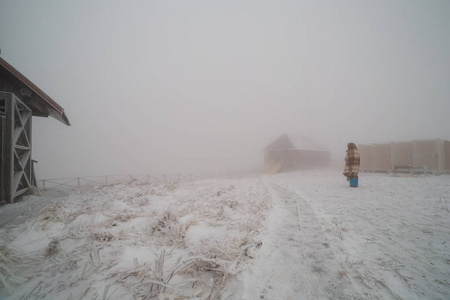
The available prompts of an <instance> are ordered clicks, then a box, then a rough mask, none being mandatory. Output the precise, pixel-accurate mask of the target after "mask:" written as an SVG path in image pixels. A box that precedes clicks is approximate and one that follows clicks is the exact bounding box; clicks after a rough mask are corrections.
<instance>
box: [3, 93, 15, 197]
mask: <svg viewBox="0 0 450 300" xmlns="http://www.w3.org/2000/svg"><path fill="white" fill-rule="evenodd" d="M5 97H6V103H5V111H6V120H5V130H4V131H3V133H4V136H3V138H4V142H5V143H4V147H3V159H4V161H3V164H4V165H3V183H4V186H3V193H4V198H3V199H4V201H5V202H6V203H8V204H10V203H13V201H14V191H13V177H14V145H13V132H14V107H15V99H14V97H13V96H12V94H9V95H5Z"/></svg>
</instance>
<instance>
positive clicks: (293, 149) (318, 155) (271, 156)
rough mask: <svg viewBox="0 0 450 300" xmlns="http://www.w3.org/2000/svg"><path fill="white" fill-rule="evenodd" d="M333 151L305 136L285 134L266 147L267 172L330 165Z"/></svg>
mask: <svg viewBox="0 0 450 300" xmlns="http://www.w3.org/2000/svg"><path fill="white" fill-rule="evenodd" d="M330 160H331V153H330V151H329V150H326V149H324V148H323V147H321V146H319V145H318V144H317V143H316V142H315V141H313V140H312V139H310V138H308V137H305V136H297V135H287V134H283V135H282V136H280V137H279V138H277V139H276V140H274V141H273V142H272V143H270V144H269V145H267V146H266V147H265V148H264V161H265V169H266V173H269V174H274V173H278V172H285V171H291V170H297V169H311V168H317V167H328V166H329V165H330Z"/></svg>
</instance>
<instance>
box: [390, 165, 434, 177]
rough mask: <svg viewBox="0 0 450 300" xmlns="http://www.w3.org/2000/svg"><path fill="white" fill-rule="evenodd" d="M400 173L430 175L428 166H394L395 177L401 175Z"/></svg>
mask: <svg viewBox="0 0 450 300" xmlns="http://www.w3.org/2000/svg"><path fill="white" fill-rule="evenodd" d="M399 172H405V173H410V174H413V173H415V172H420V173H423V174H425V175H427V174H428V171H427V166H394V167H393V168H392V174H393V175H394V176H397V173H399Z"/></svg>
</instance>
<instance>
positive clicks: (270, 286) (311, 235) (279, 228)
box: [236, 180, 356, 300]
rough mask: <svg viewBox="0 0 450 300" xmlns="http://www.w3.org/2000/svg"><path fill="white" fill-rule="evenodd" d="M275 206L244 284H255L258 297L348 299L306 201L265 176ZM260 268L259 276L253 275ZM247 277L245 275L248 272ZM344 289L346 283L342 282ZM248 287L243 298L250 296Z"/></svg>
mask: <svg viewBox="0 0 450 300" xmlns="http://www.w3.org/2000/svg"><path fill="white" fill-rule="evenodd" d="M265 184H266V186H267V187H268V188H269V191H270V194H271V196H272V200H273V202H274V209H273V211H272V216H271V219H270V220H269V223H270V225H269V228H270V229H269V233H268V234H267V236H266V238H265V239H264V242H263V245H264V246H263V248H262V249H261V253H260V257H259V264H258V265H256V266H255V271H254V272H253V273H254V274H249V275H247V277H245V276H244V278H243V281H244V283H243V285H247V286H248V287H255V286H257V287H258V289H259V290H258V291H259V293H260V299H280V300H281V299H349V298H352V297H355V296H356V295H352V296H350V295H349V294H348V293H347V294H344V290H346V289H345V287H344V284H345V281H344V280H342V275H341V273H339V262H337V261H336V260H335V255H334V253H333V250H332V249H331V248H330V244H329V242H328V240H327V237H326V235H325V233H324V231H323V230H322V228H321V226H320V224H319V222H318V220H317V218H316V216H315V214H314V211H313V210H312V208H311V206H310V205H309V203H308V202H307V201H306V200H305V199H303V198H301V197H300V196H299V195H297V194H296V193H295V192H292V191H290V190H289V189H287V188H286V187H283V186H282V185H280V184H276V183H274V182H271V181H270V180H265ZM255 274H264V277H263V278H264V280H261V278H258V279H257V280H258V284H255V282H251V281H252V279H253V281H256V280H255V279H256V278H255V277H254V276H253V275H255ZM249 277H250V278H249ZM347 290H348V288H347ZM258 291H256V290H252V289H251V288H247V291H246V294H245V295H243V297H242V298H243V299H255V295H256V294H257V293H258ZM236 299H237V298H236Z"/></svg>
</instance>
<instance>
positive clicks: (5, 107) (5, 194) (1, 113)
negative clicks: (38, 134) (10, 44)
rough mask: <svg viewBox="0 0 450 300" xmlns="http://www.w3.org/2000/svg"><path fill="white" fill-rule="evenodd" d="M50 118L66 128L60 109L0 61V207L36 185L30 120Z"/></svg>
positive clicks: (3, 61) (39, 90) (28, 81)
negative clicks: (33, 118) (34, 117)
mask: <svg viewBox="0 0 450 300" xmlns="http://www.w3.org/2000/svg"><path fill="white" fill-rule="evenodd" d="M33 116H36V117H49V116H50V117H53V118H55V119H57V120H59V121H61V122H62V123H63V124H65V125H68V126H70V123H69V120H68V118H67V116H66V114H65V113H64V109H63V108H62V107H61V106H59V105H58V103H56V102H55V101H54V100H53V99H52V98H50V97H49V96H48V95H47V94H45V93H44V92H43V91H42V90H41V89H40V88H38V87H37V86H36V85H35V84H33V83H32V82H31V81H30V80H28V79H27V78H26V77H25V76H24V75H22V74H21V73H20V72H19V71H17V70H16V69H15V68H14V67H12V66H11V65H10V64H8V63H7V62H6V61H5V60H4V59H2V58H1V57H0V120H1V122H0V134H1V143H0V153H1V160H0V177H1V181H0V204H5V203H13V202H14V199H15V198H16V197H18V196H20V195H23V194H24V193H26V192H27V191H28V190H29V189H30V188H31V187H32V186H35V185H36V178H35V174H34V167H33V162H34V161H33V160H32V130H31V126H32V117H33Z"/></svg>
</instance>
